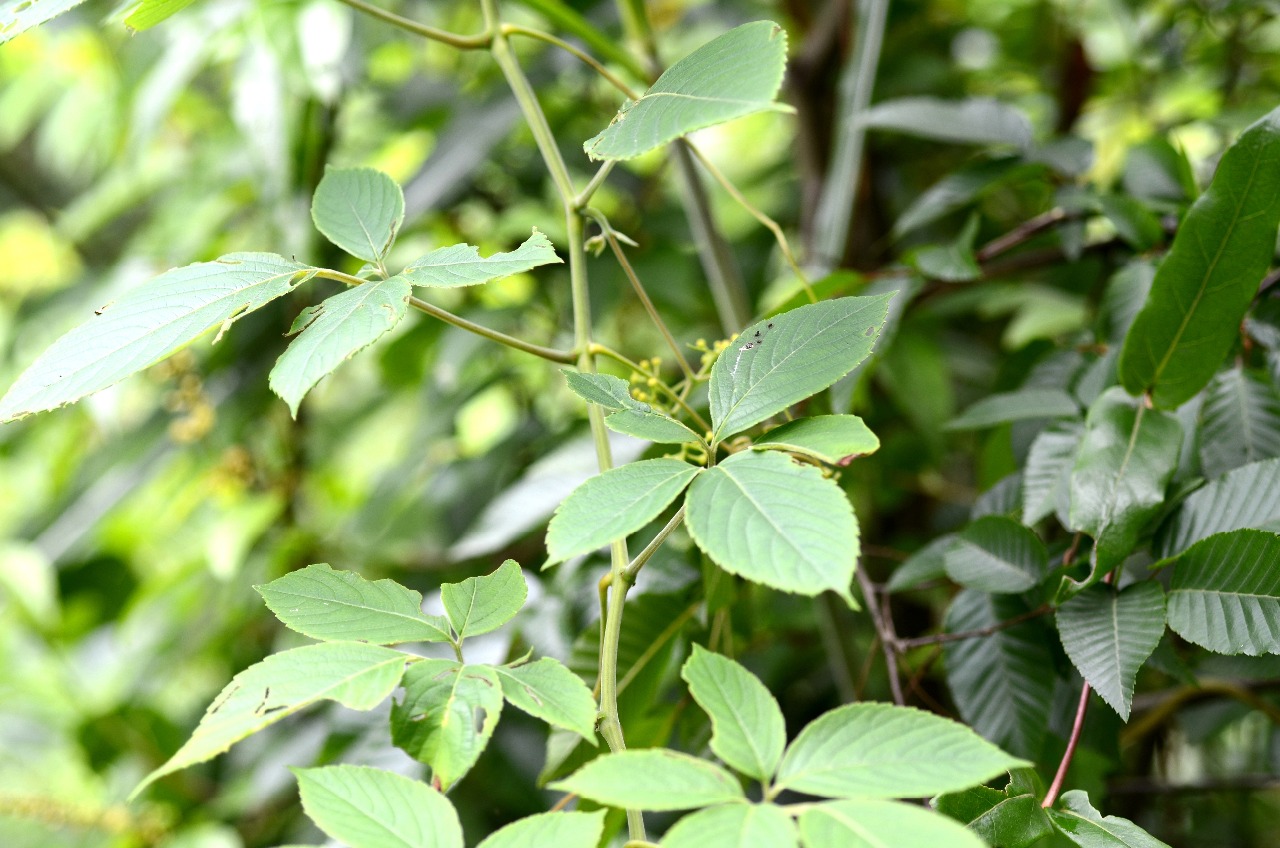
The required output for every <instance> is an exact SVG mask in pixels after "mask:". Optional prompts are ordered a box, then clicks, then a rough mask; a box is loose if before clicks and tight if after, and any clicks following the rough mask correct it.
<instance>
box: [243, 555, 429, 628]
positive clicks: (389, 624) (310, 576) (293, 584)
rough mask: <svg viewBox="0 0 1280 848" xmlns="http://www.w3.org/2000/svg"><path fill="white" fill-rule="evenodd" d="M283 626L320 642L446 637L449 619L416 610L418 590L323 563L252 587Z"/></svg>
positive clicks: (420, 606)
mask: <svg viewBox="0 0 1280 848" xmlns="http://www.w3.org/2000/svg"><path fill="white" fill-rule="evenodd" d="M254 588H255V589H256V590H257V592H258V594H259V595H261V596H262V599H263V600H264V601H266V603H267V607H268V608H269V609H270V610H271V611H272V612H273V613H275V615H276V618H278V619H280V621H281V622H283V623H284V625H285V626H286V627H288V628H289V629H291V630H296V631H298V632H299V633H301V634H302V635H304V636H310V637H311V638H312V639H321V640H323V641H326V642H334V641H352V642H357V641H358V642H372V643H373V644H375V645H394V644H396V643H398V642H449V641H452V639H451V638H450V635H449V624H448V622H446V621H445V620H444V619H443V618H441V617H440V616H438V615H426V614H424V613H423V612H422V595H420V594H418V593H417V592H415V591H413V590H412V589H406V588H405V587H404V586H401V585H400V584H399V583H396V582H395V581H393V580H374V581H369V580H365V579H364V578H363V577H361V576H360V575H359V574H356V573H355V572H353V571H334V570H333V569H332V568H330V567H329V566H328V565H327V564H325V563H319V564H317V565H308V566H307V567H306V568H303V569H300V570H299V571H293V572H290V573H289V574H286V575H285V576H284V577H281V578H279V579H277V580H272V581H271V582H270V583H268V584H266V585H265V586H255V587H254Z"/></svg>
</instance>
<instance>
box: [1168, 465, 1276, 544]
mask: <svg viewBox="0 0 1280 848" xmlns="http://www.w3.org/2000/svg"><path fill="white" fill-rule="evenodd" d="M1246 527H1252V528H1254V529H1258V530H1274V531H1276V532H1280V459H1268V460H1266V461H1265V462H1255V463H1251V464H1250V465H1244V466H1241V467H1240V468H1237V469H1235V470H1234V471H1231V472H1229V473H1227V474H1226V475H1224V476H1222V477H1219V478H1218V479H1217V480H1213V481H1212V482H1210V483H1209V485H1207V486H1205V487H1204V488H1203V489H1200V490H1198V491H1196V492H1192V493H1191V496H1190V497H1189V498H1187V499H1186V500H1185V501H1183V502H1182V505H1181V506H1179V507H1178V509H1177V511H1176V512H1174V514H1173V515H1172V516H1171V517H1170V518H1169V520H1168V521H1166V522H1165V523H1164V525H1163V526H1162V527H1161V528H1160V533H1159V535H1158V536H1157V537H1156V550H1157V552H1158V553H1159V554H1160V556H1162V557H1171V556H1175V555H1177V554H1180V553H1182V552H1183V551H1185V550H1186V549H1187V548H1189V547H1191V546H1192V545H1194V544H1195V543H1196V542H1199V541H1200V540H1201V539H1207V538H1209V537H1210V536H1212V535H1213V534H1214V533H1224V532H1226V531H1228V530H1241V529H1244V528H1246Z"/></svg>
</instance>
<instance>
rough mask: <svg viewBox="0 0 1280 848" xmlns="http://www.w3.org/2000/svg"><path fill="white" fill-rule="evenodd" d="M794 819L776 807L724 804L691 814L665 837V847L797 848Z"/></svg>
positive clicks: (663, 845)
mask: <svg viewBox="0 0 1280 848" xmlns="http://www.w3.org/2000/svg"><path fill="white" fill-rule="evenodd" d="M799 839H800V834H799V833H798V832H797V831H796V825H795V822H793V821H792V820H791V816H789V815H787V813H786V812H785V811H784V810H783V809H782V808H781V807H778V806H775V805H773V804H724V805H722V806H719V807H711V808H709V809H706V810H699V811H698V812H696V813H690V814H689V815H687V816H685V817H684V818H682V819H680V821H678V822H676V823H675V826H674V827H672V828H671V829H670V830H668V831H667V832H666V835H664V836H663V837H662V843H661V844H662V848H796V845H797V844H798V842H799Z"/></svg>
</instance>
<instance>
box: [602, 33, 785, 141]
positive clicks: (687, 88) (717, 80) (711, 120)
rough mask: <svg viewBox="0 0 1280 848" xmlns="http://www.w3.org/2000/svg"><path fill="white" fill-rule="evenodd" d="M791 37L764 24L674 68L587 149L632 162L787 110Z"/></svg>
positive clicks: (726, 37) (719, 42)
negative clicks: (699, 134) (782, 99)
mask: <svg viewBox="0 0 1280 848" xmlns="http://www.w3.org/2000/svg"><path fill="white" fill-rule="evenodd" d="M786 62H787V36H786V33H785V32H783V30H782V27H780V26H778V25H777V24H775V23H773V22H772V21H756V22H754V23H749V24H744V25H742V26H740V27H738V28H736V29H732V30H730V31H729V32H726V33H725V34H724V35H721V36H719V37H717V38H714V39H712V40H711V41H709V42H707V43H706V44H704V45H702V46H701V47H699V48H698V49H697V50H695V51H693V52H692V53H690V54H689V55H688V56H686V57H685V58H683V59H681V60H680V61H679V62H676V63H675V64H674V65H672V66H671V67H670V68H668V69H667V70H666V71H665V72H664V73H663V74H662V76H660V77H658V81H657V82H655V83H654V84H653V85H652V86H651V87H650V88H649V90H648V91H646V92H645V93H644V94H643V95H642V96H641V97H640V99H639V100H636V101H635V102H633V103H628V104H626V105H624V106H623V107H622V110H621V111H620V112H618V114H617V115H616V116H615V117H614V119H613V121H612V122H610V124H609V126H607V127H606V128H605V129H604V130H603V131H602V132H601V133H600V134H599V135H597V136H595V137H594V138H592V139H589V140H588V141H587V142H586V144H584V145H583V149H584V150H586V152H587V155H588V156H590V157H591V158H592V159H630V158H632V157H635V156H639V155H640V154H642V153H646V152H648V151H650V150H653V149H654V148H655V147H660V146H662V145H664V144H666V143H667V142H669V141H672V140H674V139H676V138H679V137H680V136H682V135H686V134H687V133H691V132H693V131H694V130H699V129H702V128H703V127H710V126H714V125H715V124H721V123H724V122H726V121H731V120H733V119H734V118H741V117H743V116H744V115H750V114H752V113H754V112H761V111H765V110H769V109H779V108H782V107H780V106H778V105H777V104H775V103H774V101H773V98H774V97H775V96H776V95H777V93H778V89H779V88H780V87H781V86H782V74H783V70H784V68H785V67H786Z"/></svg>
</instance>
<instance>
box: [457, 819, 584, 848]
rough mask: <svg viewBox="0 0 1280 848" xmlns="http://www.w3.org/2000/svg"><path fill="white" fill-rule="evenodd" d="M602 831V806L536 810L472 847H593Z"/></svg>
mask: <svg viewBox="0 0 1280 848" xmlns="http://www.w3.org/2000/svg"><path fill="white" fill-rule="evenodd" d="M603 834H604V810H596V811H595V812H593V813H581V812H568V813H565V812H558V813H539V814H538V815H535V816H526V817H525V818H522V819H518V820H516V821H513V822H512V823H511V824H509V825H507V826H506V827H503V828H499V829H498V830H496V831H494V832H493V833H492V834H490V835H489V836H488V837H487V838H486V839H484V840H483V841H482V842H481V843H480V844H479V845H477V846H476V848H543V846H545V848H596V846H597V845H599V844H600V837H601V836H602V835H603Z"/></svg>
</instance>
